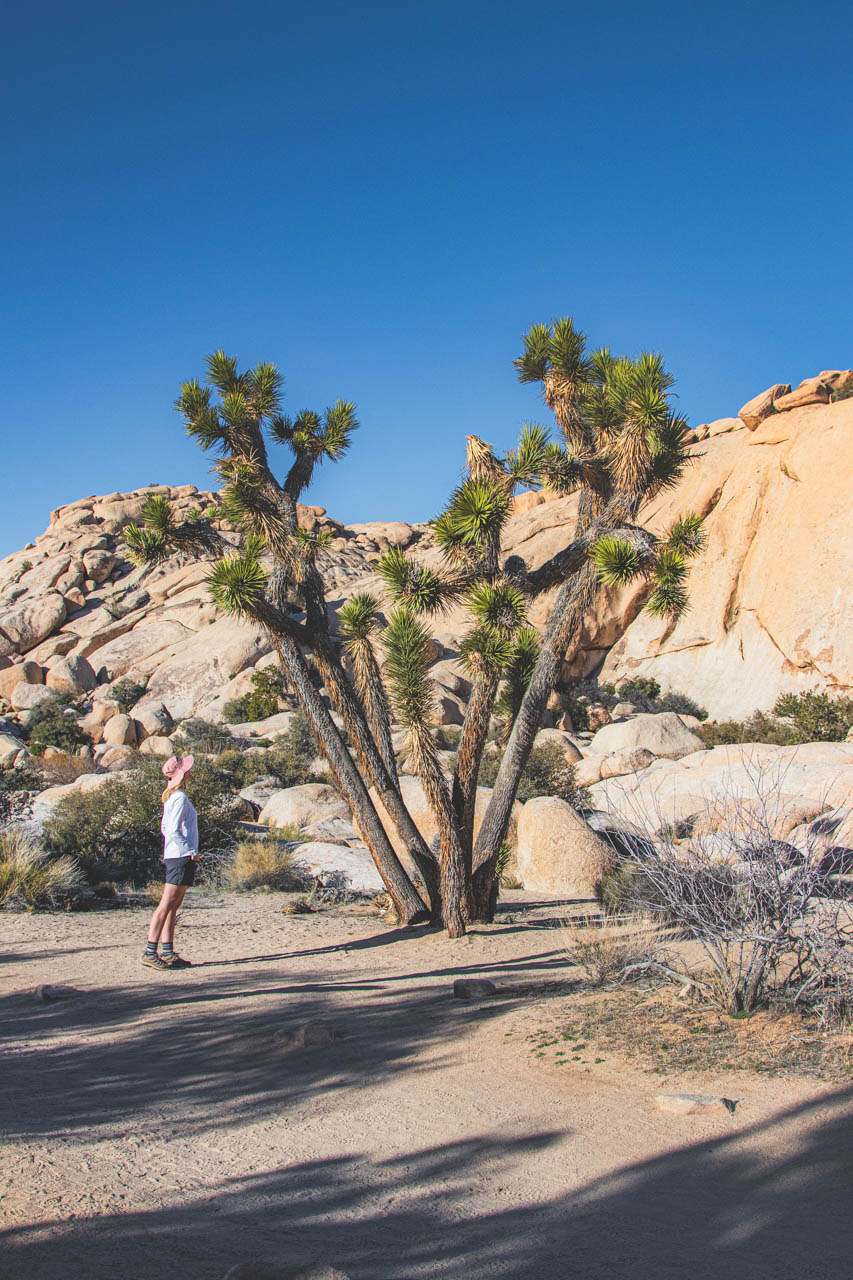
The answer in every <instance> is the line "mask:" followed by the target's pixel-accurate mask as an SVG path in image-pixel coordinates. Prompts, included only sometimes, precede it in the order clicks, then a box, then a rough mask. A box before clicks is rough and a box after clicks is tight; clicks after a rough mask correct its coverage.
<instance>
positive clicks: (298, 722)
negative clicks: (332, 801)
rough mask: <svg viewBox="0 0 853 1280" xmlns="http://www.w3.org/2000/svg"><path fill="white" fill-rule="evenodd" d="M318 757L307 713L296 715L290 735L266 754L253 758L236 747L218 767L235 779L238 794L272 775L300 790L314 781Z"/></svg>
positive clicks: (255, 753) (223, 756) (278, 740)
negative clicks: (315, 764) (242, 788)
mask: <svg viewBox="0 0 853 1280" xmlns="http://www.w3.org/2000/svg"><path fill="white" fill-rule="evenodd" d="M316 755H317V747H316V744H315V742H314V735H313V733H312V732H311V726H310V724H309V723H308V720H307V719H306V717H305V716H304V715H303V713H302V712H301V711H296V712H294V715H293V720H292V721H291V724H290V728H289V729H288V730H287V732H286V733H283V734H282V735H281V737H280V738H276V740H275V742H273V744H272V746H270V747H267V748H266V750H265V751H253V752H252V753H251V755H249V754H248V753H247V752H243V751H239V750H237V748H236V747H235V748H232V749H230V750H226V751H223V752H222V753H221V755H219V756H218V757H217V760H216V765H217V768H219V769H223V770H225V771H226V772H227V773H228V774H229V775H230V776H231V777H233V778H234V780H235V782H236V784H237V789H238V790H239V789H240V788H241V787H248V786H249V785H250V784H251V783H253V782H257V780H258V778H265V777H267V776H269V775H272V776H273V777H275V778H280V779H281V785H282V786H283V787H298V786H301V785H302V784H303V783H304V782H310V781H311V764H312V761H313V760H314V759H315V758H316Z"/></svg>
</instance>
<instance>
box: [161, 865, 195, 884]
mask: <svg viewBox="0 0 853 1280" xmlns="http://www.w3.org/2000/svg"><path fill="white" fill-rule="evenodd" d="M164 861H165V864H166V884H180V885H185V886H186V888H187V889H188V888H189V887H190V885H191V884H195V868H196V864H195V860H194V859H193V858H166V859H165V860H164Z"/></svg>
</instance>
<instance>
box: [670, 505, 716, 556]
mask: <svg viewBox="0 0 853 1280" xmlns="http://www.w3.org/2000/svg"><path fill="white" fill-rule="evenodd" d="M707 540H708V539H707V534H706V533H705V530H704V528H703V521H702V517H701V516H700V515H698V514H697V513H696V512H695V511H688V512H686V513H685V514H684V515H683V516H679V518H678V519H677V520H676V522H675V524H674V525H673V526H672V528H671V529H670V531H669V533H668V534H667V536H666V545H667V546H668V547H671V548H672V550H673V551H680V552H681V554H682V555H683V556H686V557H693V556H698V555H699V553H700V551H702V550H703V549H704V547H705V543H706V542H707Z"/></svg>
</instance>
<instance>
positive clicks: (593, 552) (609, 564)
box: [589, 534, 642, 587]
mask: <svg viewBox="0 0 853 1280" xmlns="http://www.w3.org/2000/svg"><path fill="white" fill-rule="evenodd" d="M589 558H590V560H591V561H592V563H593V564H594V565H595V569H596V572H597V574H598V579H599V581H600V582H603V583H604V584H605V586H608V587H623V586H625V585H626V584H627V583H629V582H630V581H631V579H632V578H635V577H636V576H637V574H638V573H640V571H641V568H642V564H641V560H640V555H639V552H638V551H637V548H636V546H635V545H634V544H633V543H631V542H627V541H626V540H625V539H624V538H617V537H614V536H613V535H612V534H606V535H605V536H604V537H603V538H599V539H598V541H597V542H596V543H594V545H593V546H592V547H591V548H590V552H589Z"/></svg>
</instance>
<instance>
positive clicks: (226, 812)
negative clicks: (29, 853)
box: [44, 758, 239, 885]
mask: <svg viewBox="0 0 853 1280" xmlns="http://www.w3.org/2000/svg"><path fill="white" fill-rule="evenodd" d="M163 787H164V780H163V775H162V773H161V772H160V766H159V764H158V763H157V761H155V760H145V759H142V758H141V759H140V763H139V767H138V768H136V769H133V770H129V771H127V772H126V773H122V774H120V775H117V776H116V777H115V778H111V779H110V780H109V782H106V783H104V785H103V786H101V787H99V788H98V789H97V790H96V791H89V792H86V793H85V794H84V793H81V792H79V791H71V792H69V793H68V794H67V795H65V796H63V797H62V799H61V800H60V801H59V802H58V803H57V804H56V805H55V806H54V808H53V811H52V813H51V814H50V817H49V818H48V819H47V820H46V822H45V827H44V841H45V848H46V849H47V851H48V852H49V853H50V854H52V855H55V856H67V857H72V858H74V859H76V860H77V862H78V863H79V865H80V867H81V868H82V869H83V871H84V872H85V874H86V876H87V878H88V879H89V880H90V881H92V882H97V881H99V880H110V879H113V880H129V881H131V882H132V883H134V884H137V885H145V884H146V883H147V882H148V881H149V880H150V879H151V877H152V876H154V875H156V874H158V873H159V872H160V871H161V870H162V854H163V838H162V836H161V835H160V820H161V818H162V814H163V807H162V804H161V801H160V796H161V794H162V792H163ZM187 794H188V795H189V797H190V799H191V800H192V802H193V804H194V805H195V807H196V809H197V811H198V829H199V851H200V852H201V853H202V855H204V854H211V853H216V852H219V851H220V850H222V849H223V848H227V847H230V846H231V845H233V843H234V840H235V837H236V834H237V832H238V830H239V828H238V821H239V818H238V814H237V812H236V810H235V809H234V808H233V796H234V789H233V787H231V786H229V783H228V780H227V779H226V778H224V777H223V776H222V774H221V773H220V772H219V771H218V770H217V769H214V768H213V767H212V765H211V764H210V763H209V762H208V761H206V760H197V761H196V763H195V766H194V768H193V771H192V773H191V774H190V775H189V778H188V781H187Z"/></svg>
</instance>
